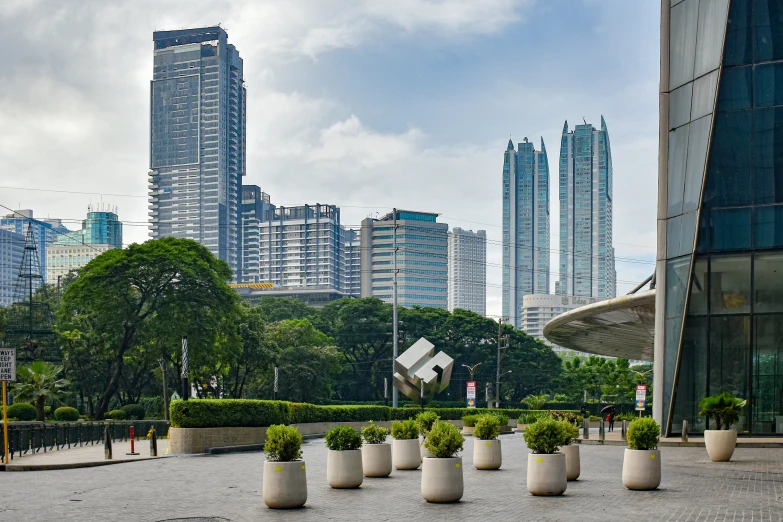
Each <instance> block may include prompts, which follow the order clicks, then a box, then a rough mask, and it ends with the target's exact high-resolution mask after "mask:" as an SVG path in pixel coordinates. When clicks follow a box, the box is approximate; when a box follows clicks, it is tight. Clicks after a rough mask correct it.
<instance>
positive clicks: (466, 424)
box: [462, 415, 479, 435]
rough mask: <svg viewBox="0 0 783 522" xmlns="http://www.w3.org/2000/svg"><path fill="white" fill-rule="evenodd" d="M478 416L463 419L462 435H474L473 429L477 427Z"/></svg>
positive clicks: (466, 416) (467, 416) (468, 416)
mask: <svg viewBox="0 0 783 522" xmlns="http://www.w3.org/2000/svg"><path fill="white" fill-rule="evenodd" d="M478 418H479V416H478V415H465V416H464V417H462V434H463V435H473V428H474V427H475V426H476V421H477V420H478Z"/></svg>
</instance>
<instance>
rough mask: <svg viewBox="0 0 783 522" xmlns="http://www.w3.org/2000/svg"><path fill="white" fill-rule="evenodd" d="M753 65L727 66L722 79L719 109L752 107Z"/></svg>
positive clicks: (732, 109) (731, 109)
mask: <svg viewBox="0 0 783 522" xmlns="http://www.w3.org/2000/svg"><path fill="white" fill-rule="evenodd" d="M752 78H753V70H752V67H750V66H747V67H726V68H725V69H723V75H722V76H721V79H720V92H719V93H718V110H719V111H735V110H740V109H750V107H751V105H752V104H753V98H752V94H753V82H752V81H751V80H752Z"/></svg>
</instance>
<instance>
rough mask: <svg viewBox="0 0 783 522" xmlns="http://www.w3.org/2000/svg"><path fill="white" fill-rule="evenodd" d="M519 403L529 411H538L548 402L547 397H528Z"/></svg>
mask: <svg viewBox="0 0 783 522" xmlns="http://www.w3.org/2000/svg"><path fill="white" fill-rule="evenodd" d="M520 402H522V404H524V405H525V406H527V407H528V408H530V409H531V410H540V409H541V408H543V407H544V405H545V404H546V403H547V402H549V395H528V396H527V397H525V398H524V399H522V401H520Z"/></svg>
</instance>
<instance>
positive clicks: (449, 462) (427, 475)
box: [421, 457, 465, 503]
mask: <svg viewBox="0 0 783 522" xmlns="http://www.w3.org/2000/svg"><path fill="white" fill-rule="evenodd" d="M464 490H465V486H464V482H463V479H462V457H452V458H447V459H436V458H435V457H428V458H426V459H424V465H423V466H422V472H421V496H422V497H424V500H426V501H427V502H436V503H445V502H459V499H461V498H462V493H463V492H464Z"/></svg>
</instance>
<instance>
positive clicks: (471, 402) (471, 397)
mask: <svg viewBox="0 0 783 522" xmlns="http://www.w3.org/2000/svg"><path fill="white" fill-rule="evenodd" d="M465 397H466V399H467V405H468V408H475V407H476V381H468V382H467V391H466V394H465Z"/></svg>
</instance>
